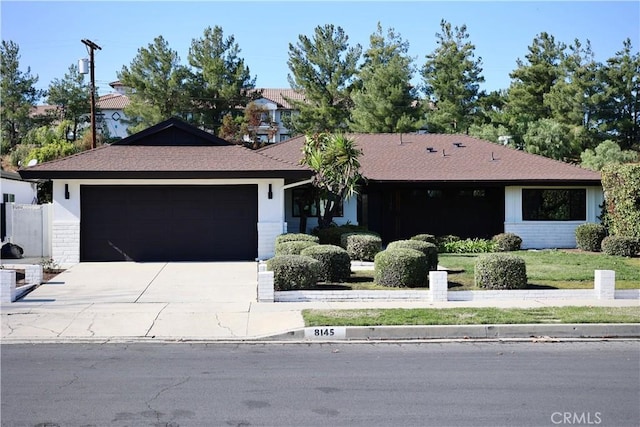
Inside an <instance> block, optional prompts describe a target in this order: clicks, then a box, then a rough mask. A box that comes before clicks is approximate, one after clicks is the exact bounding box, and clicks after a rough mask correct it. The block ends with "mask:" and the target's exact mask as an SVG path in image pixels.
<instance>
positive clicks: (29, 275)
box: [24, 264, 44, 285]
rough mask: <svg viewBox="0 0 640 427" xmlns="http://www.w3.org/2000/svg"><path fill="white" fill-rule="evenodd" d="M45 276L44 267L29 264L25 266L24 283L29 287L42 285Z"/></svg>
mask: <svg viewBox="0 0 640 427" xmlns="http://www.w3.org/2000/svg"><path fill="white" fill-rule="evenodd" d="M43 278H44V274H43V272H42V266H41V265H38V264H28V265H25V266H24V283H25V284H27V285H39V284H41V283H42V280H43Z"/></svg>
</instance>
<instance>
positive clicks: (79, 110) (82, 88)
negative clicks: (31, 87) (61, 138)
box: [47, 64, 91, 140]
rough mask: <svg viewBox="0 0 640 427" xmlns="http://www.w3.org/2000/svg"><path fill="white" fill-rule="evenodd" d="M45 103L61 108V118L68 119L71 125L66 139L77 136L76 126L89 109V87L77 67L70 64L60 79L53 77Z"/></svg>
mask: <svg viewBox="0 0 640 427" xmlns="http://www.w3.org/2000/svg"><path fill="white" fill-rule="evenodd" d="M48 94H49V95H48V96H47V103H49V104H50V105H57V106H58V107H59V108H60V110H61V115H62V118H64V119H65V120H69V121H70V122H71V123H72V125H71V129H69V131H70V132H67V135H72V137H71V138H69V136H67V139H71V140H75V139H76V138H78V126H79V125H80V122H81V120H82V116H83V115H85V114H88V113H89V112H90V111H91V88H90V85H89V83H88V82H85V81H84V75H83V74H80V72H79V70H78V67H77V66H76V65H75V64H72V65H71V66H70V67H69V71H67V73H66V74H65V75H64V77H63V78H62V79H54V80H53V81H52V82H51V84H50V85H49V91H48Z"/></svg>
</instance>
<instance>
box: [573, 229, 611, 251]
mask: <svg viewBox="0 0 640 427" xmlns="http://www.w3.org/2000/svg"><path fill="white" fill-rule="evenodd" d="M605 237H607V229H606V228H605V227H604V225H602V224H594V223H587V224H580V225H579V226H577V227H576V245H577V246H578V249H582V250H583V251H589V252H600V249H601V247H602V241H603V240H604V238H605Z"/></svg>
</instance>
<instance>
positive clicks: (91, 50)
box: [80, 39, 102, 148]
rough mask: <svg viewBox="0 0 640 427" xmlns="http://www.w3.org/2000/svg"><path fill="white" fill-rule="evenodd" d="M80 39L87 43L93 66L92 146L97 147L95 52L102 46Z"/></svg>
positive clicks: (91, 65)
mask: <svg viewBox="0 0 640 427" xmlns="http://www.w3.org/2000/svg"><path fill="white" fill-rule="evenodd" d="M80 41H81V42H82V43H84V44H85V45H87V50H88V51H89V62H90V63H91V64H90V65H89V66H90V67H91V148H96V76H95V66H94V62H93V57H94V56H93V52H94V51H95V50H96V49H98V50H102V48H101V47H100V46H98V45H97V44H95V43H94V42H92V41H91V40H88V39H82V40H80Z"/></svg>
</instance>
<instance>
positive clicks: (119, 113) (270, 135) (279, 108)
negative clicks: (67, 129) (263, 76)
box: [96, 80, 304, 143]
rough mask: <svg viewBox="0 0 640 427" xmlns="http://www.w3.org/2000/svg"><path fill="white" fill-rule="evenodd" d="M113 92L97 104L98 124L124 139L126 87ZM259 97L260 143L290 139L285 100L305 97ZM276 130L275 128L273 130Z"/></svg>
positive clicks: (271, 93)
mask: <svg viewBox="0 0 640 427" xmlns="http://www.w3.org/2000/svg"><path fill="white" fill-rule="evenodd" d="M109 85H110V86H111V87H112V88H113V89H114V92H113V93H110V94H107V95H103V96H101V97H100V98H99V99H98V100H97V101H96V106H97V107H98V110H99V113H98V123H99V124H101V125H102V126H103V127H104V128H105V129H107V130H108V132H109V136H111V137H117V138H124V137H126V136H128V132H127V123H126V120H127V117H126V115H125V113H124V108H125V107H126V106H127V105H129V103H130V101H129V97H128V96H127V95H126V88H125V86H124V85H123V84H122V83H121V82H120V81H119V80H117V81H114V82H111V83H109ZM256 91H260V92H261V93H262V96H261V97H260V98H258V99H257V100H255V101H254V102H255V103H256V104H257V105H259V106H261V107H262V108H264V109H266V110H267V111H266V113H265V117H264V120H263V123H262V124H261V126H260V127H259V128H258V129H257V130H256V132H257V137H258V139H259V140H260V141H261V142H271V143H275V142H281V141H285V140H286V139H288V138H289V137H290V132H289V130H288V129H287V128H286V127H285V126H284V122H283V119H284V117H286V116H291V114H294V112H295V110H294V109H293V107H292V106H291V105H290V104H289V102H288V101H287V100H286V99H285V98H287V99H296V100H298V99H299V100H303V99H304V96H303V95H302V94H300V93H299V92H296V91H294V90H293V89H270V88H262V89H256ZM274 127H275V129H274Z"/></svg>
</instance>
